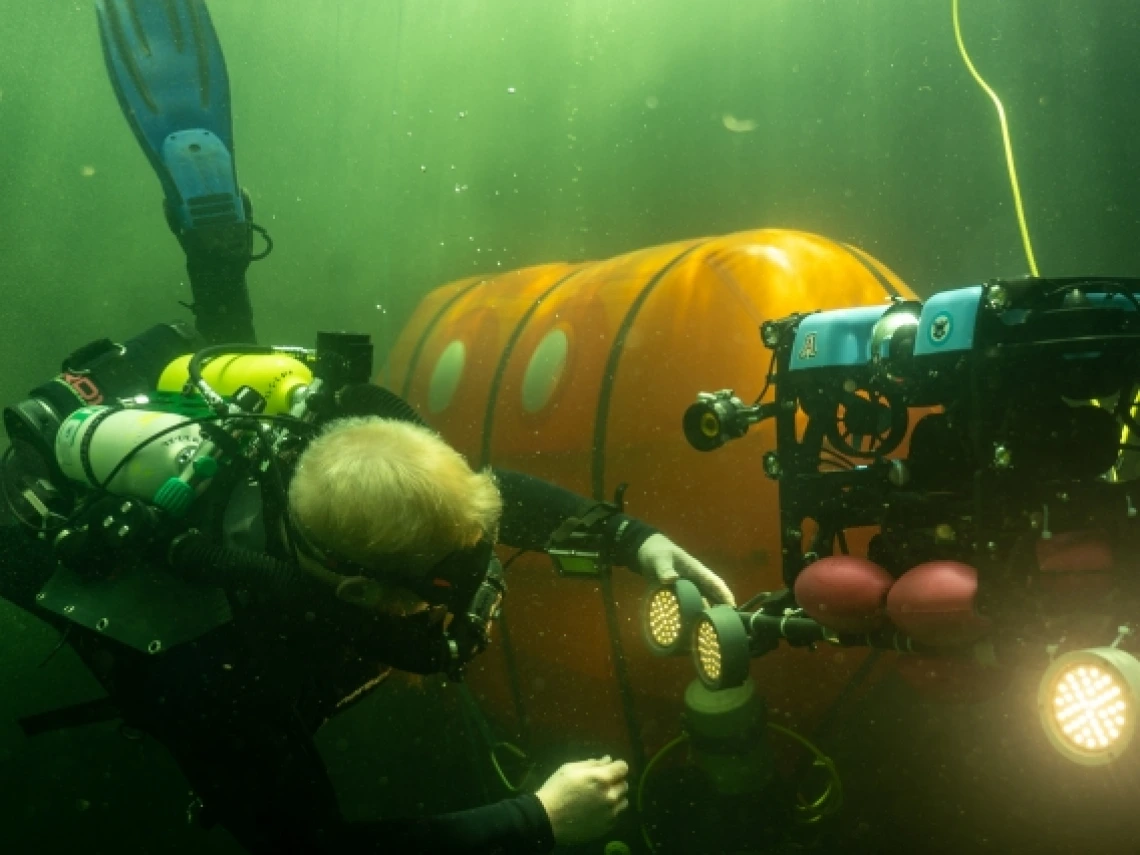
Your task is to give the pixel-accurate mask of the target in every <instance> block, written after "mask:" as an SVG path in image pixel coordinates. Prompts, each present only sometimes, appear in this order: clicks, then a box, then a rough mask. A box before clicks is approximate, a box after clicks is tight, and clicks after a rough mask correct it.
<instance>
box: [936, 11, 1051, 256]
mask: <svg viewBox="0 0 1140 855" xmlns="http://www.w3.org/2000/svg"><path fill="white" fill-rule="evenodd" d="M951 3H952V5H953V13H954V37H955V38H956V39H957V40H958V51H959V52H960V53H961V54H962V61H963V62H965V63H966V68H968V69H969V70H970V74H972V75H973V76H974V80H976V81H978V85H979V86H981V87H982V89H983V90H984V91H985V93H986V94H987V95H989V96H990V98H991V99H992V100H993V102H994V106H995V107H997V113H998V121H999V122H1000V123H1001V138H1002V142H1003V143H1004V144H1005V163H1006V166H1007V167H1008V168H1009V183H1010V185H1011V186H1012V187H1013V203H1014V206H1015V207H1016V208H1017V223H1018V225H1019V226H1020V227H1021V242H1022V243H1023V244H1025V258H1026V259H1027V260H1028V261H1029V272H1030V273H1032V274H1033V275H1034V276H1037V275H1038V274H1037V260H1036V259H1035V258H1034V257H1033V244H1032V243H1031V242H1030V240H1029V227H1028V226H1027V225H1026V224H1025V209H1024V208H1023V207H1022V205H1021V190H1020V188H1019V187H1018V184H1017V167H1016V166H1014V163H1013V143H1012V142H1010V138H1009V124H1008V123H1007V122H1006V120H1005V108H1004V107H1003V106H1002V104H1001V99H1000V98H998V96H997V93H995V92H994V90H992V89H991V88H990V87H989V86H988V85H987V84H986V81H984V80H983V79H982V76H981V75H980V74H978V70H977V69H976V68H974V64H973V63H972V62H970V55H969V54H968V53H966V43H965V42H963V41H962V28H961V27H960V26H959V24H958V0H951Z"/></svg>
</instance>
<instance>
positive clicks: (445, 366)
mask: <svg viewBox="0 0 1140 855" xmlns="http://www.w3.org/2000/svg"><path fill="white" fill-rule="evenodd" d="M466 362H467V348H466V347H464V345H463V342H461V341H453V342H451V344H449V345H448V346H447V347H445V348H444V349H443V353H441V354H440V355H439V359H438V360H437V361H436V363H435V370H434V371H432V373H431V384H430V385H429V387H428V409H429V410H431V411H432V412H433V413H440V412H443V411H444V410H445V409H447V407H448V406H449V405H450V404H451V399H452V398H454V397H455V390H456V389H458V388H459V381H460V380H461V379H463V366H464V365H465V364H466Z"/></svg>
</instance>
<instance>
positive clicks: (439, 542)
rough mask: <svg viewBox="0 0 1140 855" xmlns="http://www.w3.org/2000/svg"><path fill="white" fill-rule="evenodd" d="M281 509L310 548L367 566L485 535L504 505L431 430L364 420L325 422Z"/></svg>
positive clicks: (483, 475)
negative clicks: (287, 509) (309, 541)
mask: <svg viewBox="0 0 1140 855" xmlns="http://www.w3.org/2000/svg"><path fill="white" fill-rule="evenodd" d="M289 505H290V512H291V514H292V516H293V519H294V520H295V521H296V522H297V523H298V524H299V525H300V526H301V527H302V528H303V530H304V533H305V535H306V536H307V537H309V538H310V539H312V540H314V541H315V542H316V544H317V545H318V546H319V547H321V548H324V549H326V550H328V551H330V552H331V553H332V554H334V555H339V556H342V557H344V558H347V559H349V560H351V561H355V562H356V563H358V564H362V565H364V566H365V567H369V568H372V567H378V566H380V565H382V564H383V562H384V559H385V558H391V557H393V556H399V557H400V558H401V559H402V560H403V561H404V562H409V561H410V562H411V563H412V564H413V565H415V564H420V563H422V562H432V563H434V561H436V560H439V559H440V558H442V557H444V556H445V555H447V554H448V553H450V552H453V551H455V550H456V549H462V548H464V547H468V546H471V545H472V544H474V543H475V542H476V541H478V540H479V538H481V537H484V536H487V537H492V538H493V537H494V536H495V534H496V531H497V528H498V522H499V516H500V515H501V513H502V506H503V502H502V498H501V497H500V496H499V490H498V488H497V487H496V486H495V482H494V480H493V479H492V478H491V475H490V472H489V471H484V472H475V471H473V470H472V469H471V467H470V465H468V463H467V461H466V460H465V459H464V457H463V455H461V454H460V453H459V452H458V451H456V450H455V449H454V448H452V447H451V446H450V445H448V444H447V443H446V442H444V441H443V439H441V438H440V437H439V436H438V435H437V434H436V433H434V432H433V431H431V430H429V429H428V428H425V427H422V426H420V425H415V424H411V423H409V422H404V421H396V420H393V419H383V418H379V417H375V416H369V417H358V418H347V419H339V420H337V421H334V422H332V423H331V424H330V425H329V426H328V427H327V428H326V429H325V430H324V432H323V433H322V434H321V435H320V436H319V437H317V438H316V439H315V440H313V442H312V443H311V444H310V445H309V447H308V448H307V449H306V450H305V452H304V453H303V454H302V455H301V457H300V459H299V460H298V463H297V469H296V472H295V474H294V476H293V480H292V483H291V484H290V485H289ZM405 566H407V565H406V563H405ZM424 569H426V566H425V567H424Z"/></svg>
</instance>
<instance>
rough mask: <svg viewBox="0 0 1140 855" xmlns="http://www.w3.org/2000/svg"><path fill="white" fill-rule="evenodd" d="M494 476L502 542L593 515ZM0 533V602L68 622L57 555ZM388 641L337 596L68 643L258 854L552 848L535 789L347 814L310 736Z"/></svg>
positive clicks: (371, 668) (632, 545)
mask: <svg viewBox="0 0 1140 855" xmlns="http://www.w3.org/2000/svg"><path fill="white" fill-rule="evenodd" d="M495 475H496V480H497V481H498V483H499V487H500V490H501V492H502V495H503V499H504V513H503V518H502V528H501V531H500V540H501V542H502V543H504V544H507V545H510V546H516V547H523V548H529V549H541V548H542V547H543V546H544V545H545V543H546V542H547V540H548V538H549V536H550V534H551V533H552V532H553V531H554V530H555V529H556V528H557V527H558V526H559V525H560V524H561V523H562V522H563V521H564V520H565V519H566V518H567V517H569V516H572V515H575V514H576V513H580V512H581V510H582V509H583V501H584V500H583V499H582V498H581V497H579V496H576V495H575V494H573V493H570V492H568V491H566V490H562V489H561V488H559V487H556V486H554V485H552V484H549V483H548V482H545V481H541V480H539V479H536V478H531V477H529V476H526V475H521V474H519V473H513V472H506V471H498V472H496V473H495ZM614 522H615V523H616V522H620V520H618V519H617V518H614ZM652 533H653V529H651V528H650V527H649V526H646V525H645V524H643V523H640V522H638V521H636V520H633V521H631V523H630V524H629V525H628V526H625V527H624V530H623V531H622V534H621V541H620V543H619V544H618V549H617V555H616V558H617V561H618V562H619V563H623V564H627V565H628V564H631V563H632V562H633V560H634V558H635V556H636V552H637V549H638V548H639V547H640V545H641V544H642V543H643V542H644V541H645V538H646V537H648V536H649V535H650V534H652ZM0 537H2V538H3V540H2V542H0V596H3V597H5V598H6V599H9V600H11V601H13V602H14V603H16V605H18V606H20V607H21V608H24V609H26V610H28V611H30V612H32V613H34V614H37V615H38V616H40V617H43V618H44V619H46V620H48V621H50V622H51V623H53V624H54V625H57V626H62V625H63V624H64V622H63V621H62V619H61V618H59V617H57V616H55V615H53V614H49V613H46V612H44V611H43V610H41V609H38V608H37V607H36V605H35V594H36V592H37V591H38V590H39V589H40V587H41V586H42V584H43V582H44V581H45V579H46V578H47V576H48V575H49V574H50V572H51V562H50V560H49V558H50V556H49V555H48V554H47V551H46V549H45V548H44V547H43V545H42V544H40V543H37V542H36V541H34V540H32V539H30V538H29V537H27V536H26V535H25V534H24V533H23V532H22V531H20V530H19V529H16V528H4V529H0ZM387 640H388V639H386V637H385V630H384V626H383V625H382V624H381V623H380V622H378V621H376V620H375V619H374V618H373V616H371V615H370V614H369V613H367V612H365V611H363V610H362V609H359V608H357V607H355V606H351V605H349V604H347V603H343V602H340V601H338V600H337V599H335V598H334V597H333V596H332V595H331V594H330V595H328V596H324V597H318V598H306V599H305V600H304V601H301V602H297V603H296V604H295V607H291V608H290V607H286V608H283V607H282V605H281V603H280V602H276V603H273V604H272V606H271V607H269V606H261V607H259V606H258V605H257V604H253V605H250V606H248V607H247V608H245V609H243V610H242V611H241V612H240V613H239V614H238V615H237V617H236V619H235V620H234V621H233V622H231V623H229V624H227V625H225V626H223V627H221V628H219V629H215V630H213V631H211V632H210V633H208V634H207V635H205V636H203V637H202V638H200V639H199V640H197V641H195V642H192V643H188V644H183V645H180V646H177V647H174V648H172V649H170V650H168V651H165V652H164V653H162V654H161V655H158V656H148V655H146V654H142V653H138V652H136V651H134V650H131V649H129V648H127V647H125V646H122V645H120V644H118V643H117V642H114V641H112V640H110V639H108V638H106V637H104V636H101V635H99V634H97V633H94V632H90V631H88V630H85V629H82V628H80V627H74V628H73V631H72V632H71V635H70V642H71V644H72V646H73V647H74V648H75V650H76V651H77V653H78V654H79V655H80V657H81V658H82V659H83V660H84V662H85V663H86V664H87V665H88V667H90V668H91V670H92V671H93V672H94V673H95V675H96V677H97V678H98V679H99V681H100V683H101V684H102V685H103V686H104V687H105V688H106V690H107V691H108V693H109V695H110V697H111V699H112V700H113V701H114V703H115V705H116V708H117V710H118V711H119V712H120V713H121V716H122V719H123V721H124V722H125V723H126V724H128V725H130V726H132V727H135V728H137V729H139V730H142V731H145V732H146V733H149V734H151V735H152V736H154V737H155V738H157V739H158V740H160V741H161V742H162V743H163V744H164V745H165V746H166V747H167V749H168V750H169V751H170V752H171V754H172V755H173V756H174V757H175V759H176V760H177V762H178V764H179V766H180V767H181V769H182V771H183V773H184V774H185V776H186V778H187V780H188V781H189V783H190V784H191V786H192V787H193V789H194V792H195V793H196V794H197V796H198V797H199V798H200V799H201V801H202V804H203V806H204V809H205V814H204V816H206V817H209V819H210V820H211V821H212V822H217V823H219V824H221V825H222V826H224V827H225V828H226V829H227V830H228V831H229V832H230V833H231V834H232V835H233V836H234V837H235V838H236V839H237V840H238V841H239V842H240V843H241V844H242V845H243V846H244V847H245V848H246V849H247V850H249V851H250V852H252V853H257V855H263V853H265V855H268V853H306V855H308V853H321V855H324V853H343V855H348V853H358V852H359V853H369V852H389V853H421V852H422V853H433V855H434V853H444V852H488V853H538V852H548V851H550V850H551V849H552V848H553V847H554V840H553V836H552V833H551V829H550V823H549V821H548V819H547V816H546V813H545V811H544V810H543V808H542V805H541V804H540V803H539V801H538V799H537V798H536V797H535V796H533V795H530V794H527V795H522V796H518V797H516V798H512V799H507V800H504V801H501V802H498V803H496V804H491V805H487V806H483V807H477V808H474V809H472V810H467V811H461V812H458V813H450V814H443V815H437V816H433V817H429V818H425V819H415V820H396V819H386V820H380V821H375V822H348V821H346V820H345V819H343V817H342V816H341V813H340V809H339V807H338V805H337V800H336V795H335V793H334V790H333V786H332V783H331V781H330V779H329V777H328V774H327V772H326V770H325V766H324V763H323V761H322V759H321V757H320V755H319V754H318V752H317V749H316V746H315V744H314V741H313V734H314V733H315V732H316V730H317V729H318V728H319V727H320V726H321V725H322V724H323V723H324V722H325V721H327V720H328V719H329V717H331V716H332V715H334V714H335V713H336V712H337V711H338V709H339V708H340V707H339V705H340V704H341V702H342V701H343V699H344V698H346V697H347V696H349V695H352V694H353V693H354V692H356V691H357V690H359V689H360V688H361V687H362V686H366V685H367V684H368V683H369V681H370V680H374V679H376V678H377V677H378V676H379V675H380V673H381V672H382V671H383V670H384V668H383V666H382V665H381V663H382V662H383V661H384V660H383V651H384V648H385V644H386V641H387Z"/></svg>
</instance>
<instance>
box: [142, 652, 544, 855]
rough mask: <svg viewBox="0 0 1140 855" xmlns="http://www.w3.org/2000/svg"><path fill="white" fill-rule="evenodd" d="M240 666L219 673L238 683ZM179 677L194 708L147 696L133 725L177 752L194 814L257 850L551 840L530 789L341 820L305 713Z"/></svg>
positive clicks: (481, 847) (354, 852)
mask: <svg viewBox="0 0 1140 855" xmlns="http://www.w3.org/2000/svg"><path fill="white" fill-rule="evenodd" d="M227 661H228V660H227ZM236 674H238V671H237V670H236V669H235V670H233V671H228V672H225V673H224V676H223V679H234V680H236V681H239V682H240V681H241V680H242V679H243V678H241V677H234V676H233V675H236ZM184 677H185V674H183V673H181V669H173V668H172V669H171V670H170V671H169V672H168V673H167V678H168V679H170V680H175V681H177V680H178V679H179V678H183V679H182V681H181V682H173V683H171V684H170V686H168V687H167V688H169V689H170V692H171V694H172V696H177V695H178V693H179V692H180V691H183V692H186V691H188V692H189V694H190V696H191V697H190V698H188V699H187V701H186V703H187V704H188V708H189V709H191V710H192V713H193V714H191V715H179V714H178V712H177V711H172V710H170V709H167V708H166V705H164V706H163V707H162V708H159V707H158V706H157V705H152V706H151V707H150V709H149V711H148V712H149V714H145V713H144V720H143V721H140V722H138V724H139V725H140V726H141V727H142V728H143V729H145V730H148V731H149V732H151V733H152V734H154V735H155V736H157V737H158V738H159V739H160V740H161V741H162V742H163V743H164V744H165V745H166V747H167V749H168V750H169V751H170V753H171V754H172V755H173V756H174V758H175V759H176V760H177V762H178V764H179V766H180V767H181V768H182V772H183V774H184V775H185V776H186V779H187V781H188V782H189V783H190V786H191V787H192V788H193V790H194V792H195V793H196V794H197V796H198V798H199V799H200V800H201V806H202V810H201V814H200V818H201V819H202V820H203V821H204V822H205V823H206V824H207V825H213V824H220V825H222V826H223V827H225V828H226V829H227V830H228V831H229V832H230V833H231V834H232V835H233V836H234V838H235V839H237V840H238V841H239V842H240V843H241V844H242V846H244V847H245V848H246V850H248V851H249V852H250V853H254V855H271V853H272V855H277V853H281V852H295V853H298V855H364V854H365V853H394V852H400V853H408V855H437V854H438V853H457V855H458V853H485V852H502V853H509V855H538V853H544V852H549V851H550V850H552V849H553V848H554V836H553V831H552V830H551V827H550V821H549V819H548V818H547V815H546V811H545V809H544V808H543V807H542V804H541V803H540V802H539V800H538V798H537V797H536V796H533V795H524V796H518V797H516V798H511V799H506V800H504V801H501V802H498V803H496V804H491V805H486V806H483V807H478V808H474V809H472V810H465V811H458V812H455V813H446V814H440V815H436V816H428V817H423V818H416V819H384V820H375V821H347V820H345V819H344V818H343V816H342V815H341V811H340V808H339V806H338V804H337V798H336V792H335V790H334V788H333V785H332V783H331V781H330V780H329V777H328V773H327V771H326V769H325V766H324V763H323V761H322V759H321V756H320V754H319V752H318V751H317V749H316V746H315V745H314V743H313V740H312V737H311V736H310V735H309V730H310V728H309V726H308V725H306V724H305V723H304V722H303V721H302V720H301V716H299V715H296V714H295V713H294V712H293V711H292V710H291V709H290V708H288V707H284V708H283V707H282V705H281V704H280V703H273V702H270V703H266V701H269V700H270V699H268V698H266V699H258V698H257V693H256V691H253V692H250V693H249V694H248V695H244V696H234V694H233V693H232V692H231V691H229V690H228V688H227V687H223V688H222V690H220V691H219V692H218V694H217V697H218V698H219V699H223V703H222V704H221V705H220V706H219V707H218V708H217V709H216V710H215V711H213V712H211V711H210V710H209V709H208V708H204V707H203V706H202V705H201V703H200V702H199V701H200V698H198V697H197V696H199V695H200V691H199V690H197V689H196V688H195V686H196V685H197V681H186V680H185V679H184ZM187 683H189V686H188V687H187ZM180 687H182V688H180Z"/></svg>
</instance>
